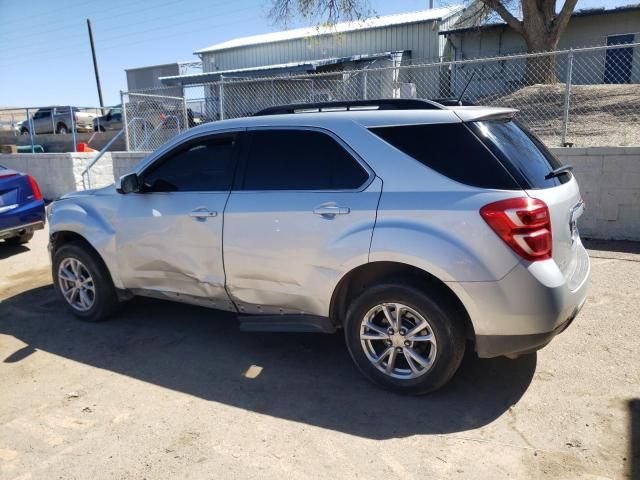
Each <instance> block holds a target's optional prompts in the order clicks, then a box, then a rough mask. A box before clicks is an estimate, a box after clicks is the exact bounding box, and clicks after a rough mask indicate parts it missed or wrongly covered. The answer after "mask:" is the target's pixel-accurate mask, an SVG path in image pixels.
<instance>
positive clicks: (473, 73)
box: [456, 70, 476, 105]
mask: <svg viewBox="0 0 640 480" xmlns="http://www.w3.org/2000/svg"><path fill="white" fill-rule="evenodd" d="M475 74H476V71H475V70H474V71H473V72H471V76H470V77H469V80H467V83H466V85H465V86H464V88H463V89H462V93H461V94H460V96H459V97H458V100H456V102H458V105H462V104H461V103H460V100H462V97H464V94H465V92H466V91H467V88H469V84H470V83H471V80H473V77H474V75H475Z"/></svg>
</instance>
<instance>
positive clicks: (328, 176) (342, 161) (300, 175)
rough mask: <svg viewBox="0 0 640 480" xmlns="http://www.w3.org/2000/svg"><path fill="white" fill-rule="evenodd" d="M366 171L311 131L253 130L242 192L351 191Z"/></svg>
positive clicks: (326, 138) (334, 144)
mask: <svg viewBox="0 0 640 480" xmlns="http://www.w3.org/2000/svg"><path fill="white" fill-rule="evenodd" d="M368 177H369V175H368V174H367V172H366V170H364V168H362V166H361V165H360V164H359V163H358V162H357V161H356V159H354V158H353V157H352V156H351V155H350V154H349V152H347V151H346V150H345V149H344V148H343V147H342V146H341V145H340V144H339V143H338V142H336V141H335V140H334V139H333V138H331V137H330V136H329V135H327V134H325V133H321V132H316V131H311V130H256V131H253V132H251V135H250V147H249V153H248V157H247V165H246V170H245V175H244V182H243V185H242V188H243V189H244V190H351V189H356V188H359V187H361V186H362V185H363V184H364V182H365V181H366V180H367V178H368Z"/></svg>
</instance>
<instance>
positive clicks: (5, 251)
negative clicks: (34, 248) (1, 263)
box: [0, 240, 29, 260]
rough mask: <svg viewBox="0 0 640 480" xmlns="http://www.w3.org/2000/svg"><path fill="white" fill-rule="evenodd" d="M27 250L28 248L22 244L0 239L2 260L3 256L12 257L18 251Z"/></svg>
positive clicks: (0, 256)
mask: <svg viewBox="0 0 640 480" xmlns="http://www.w3.org/2000/svg"><path fill="white" fill-rule="evenodd" d="M28 251H29V248H27V247H26V246H24V245H13V244H11V243H7V242H5V241H3V240H0V260H4V259H5V258H9V257H13V256H14V255H18V254H19V253H25V252H28Z"/></svg>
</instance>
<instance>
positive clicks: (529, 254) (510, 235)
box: [480, 197, 551, 262]
mask: <svg viewBox="0 0 640 480" xmlns="http://www.w3.org/2000/svg"><path fill="white" fill-rule="evenodd" d="M480 215H482V218H484V220H485V222H487V223H488V224H489V226H490V227H491V228H492V229H493V231H494V232H496V233H497V234H498V236H499V237H500V238H501V239H502V240H504V241H505V243H506V244H507V245H509V246H510V247H511V248H512V249H513V251H514V252H516V253H517V254H518V255H520V256H521V257H522V258H524V259H525V260H529V261H531V262H535V261H537V260H547V259H549V258H551V217H550V215H549V208H548V207H547V204H546V203H544V202H543V201H542V200H538V199H537V198H529V197H521V198H509V199H507V200H501V201H499V202H494V203H490V204H489V205H485V206H484V207H482V208H481V209H480Z"/></svg>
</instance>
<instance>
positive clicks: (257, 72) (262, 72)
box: [159, 51, 404, 85]
mask: <svg viewBox="0 0 640 480" xmlns="http://www.w3.org/2000/svg"><path fill="white" fill-rule="evenodd" d="M398 53H404V51H397V52H382V53H374V54H364V55H351V56H348V57H333V58H322V59H318V60H302V61H299V62H290V63H281V64H277V65H264V66H260V67H250V68H238V69H233V70H216V71H214V72H204V73H192V74H187V75H171V76H167V77H159V80H160V82H162V83H163V84H165V85H193V84H198V83H205V82H215V81H217V80H220V77H255V76H260V77H265V76H270V75H276V74H282V73H305V72H307V73H308V72H314V71H315V70H316V69H318V68H319V67H325V66H327V65H337V64H340V63H346V62H357V61H360V60H374V59H377V58H391V56H392V55H394V54H398Z"/></svg>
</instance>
